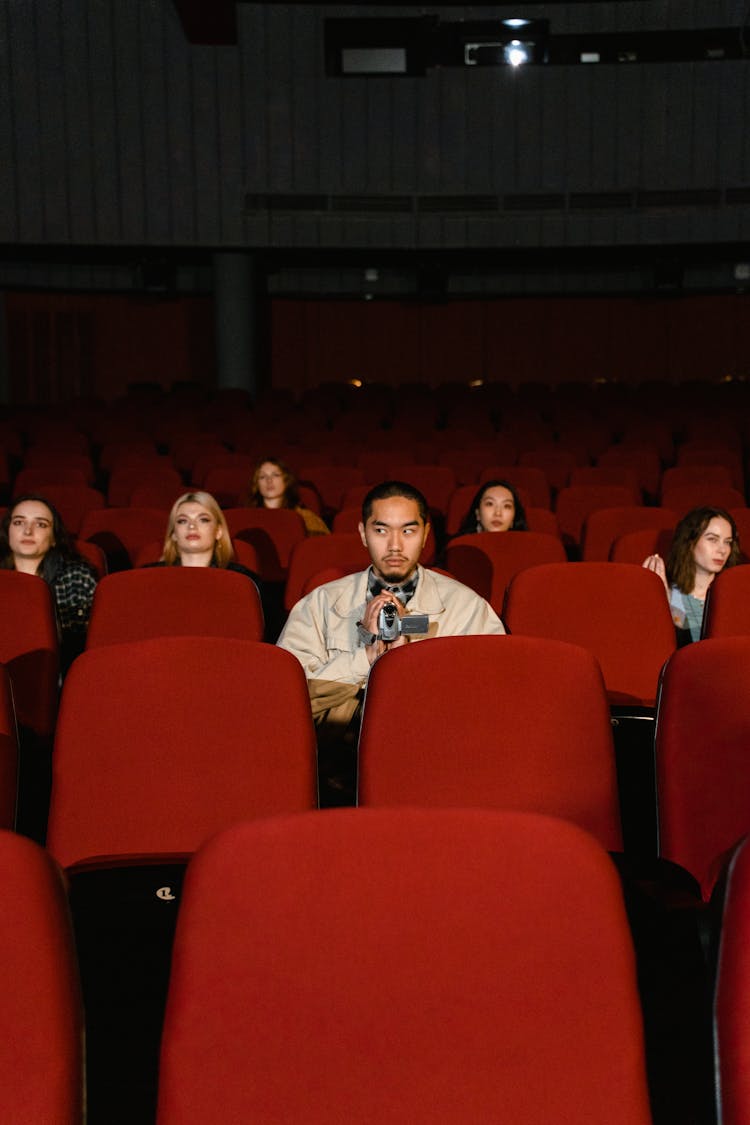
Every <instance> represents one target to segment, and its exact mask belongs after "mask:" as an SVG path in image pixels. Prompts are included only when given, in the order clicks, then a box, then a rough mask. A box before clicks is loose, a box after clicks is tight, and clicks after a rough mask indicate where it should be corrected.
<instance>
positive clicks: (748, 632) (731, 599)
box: [702, 565, 750, 637]
mask: <svg viewBox="0 0 750 1125" xmlns="http://www.w3.org/2000/svg"><path fill="white" fill-rule="evenodd" d="M702 635H703V636H704V637H740V636H744V637H747V636H750V567H748V566H747V565H745V566H733V567H730V569H729V570H722V572H721V573H720V574H717V575H716V577H715V578H714V580H713V582H712V583H711V585H710V586H709V588H708V594H707V596H706V608H705V610H704V615H703V630H702Z"/></svg>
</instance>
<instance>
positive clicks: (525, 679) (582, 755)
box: [359, 636, 622, 850]
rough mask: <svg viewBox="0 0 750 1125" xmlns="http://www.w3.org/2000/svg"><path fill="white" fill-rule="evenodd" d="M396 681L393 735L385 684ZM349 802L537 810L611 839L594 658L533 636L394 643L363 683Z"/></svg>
mask: <svg viewBox="0 0 750 1125" xmlns="http://www.w3.org/2000/svg"><path fill="white" fill-rule="evenodd" d="M407 683H408V685H409V706H408V707H406V708H404V709H403V712H402V713H401V714H399V716H398V720H397V722H398V731H399V735H398V738H393V737H391V736H390V734H389V732H390V731H392V730H393V722H394V714H393V700H394V698H395V697H396V695H395V694H394V693H396V694H398V692H400V691H401V690H402V686H400V685H403V684H407ZM499 684H502V694H503V703H502V719H501V720H499V717H498V711H497V709H496V707H495V706H494V703H493V701H494V700H495V696H496V692H497V688H498V685H499ZM407 746H408V748H409V749H408V753H405V751H404V748H405V747H407ZM359 803H360V804H361V805H454V806H469V805H476V806H481V807H484V808H490V807H492V808H505V809H518V810H525V811H530V812H543V813H548V814H550V815H554V816H561V817H565V818H566V819H569V820H572V821H574V822H575V823H576V824H578V825H580V826H581V827H583V828H586V829H587V831H589V832H591V833H592V835H594V836H596V838H597V839H598V840H599V841H600V843H602V844H603V845H604V846H605V847H607V848H609V849H611V850H618V849H619V848H620V847H621V846H622V838H621V833H620V818H619V808H618V801H617V782H616V777H615V760H614V748H613V744H612V729H611V725H610V720H609V710H608V707H607V699H606V695H605V692H604V685H603V683H602V677H601V672H600V670H599V667H598V665H597V663H596V660H595V659H594V658H593V657H592V656H591V654H590V653H588V652H586V651H585V649H583V648H580V647H578V646H577V645H566V644H562V643H561V642H559V641H547V640H542V639H540V638H538V637H483V636H473V637H437V638H435V639H433V640H432V641H429V642H426V643H424V644H418V645H407V646H405V647H403V648H400V649H395V650H394V651H393V652H392V653H389V655H388V659H387V660H381V661H378V662H377V663H376V664H375V665H374V667H373V668H372V671H371V672H370V677H369V680H368V684H367V692H366V696H365V704H364V712H363V717H362V727H361V733H360V740H359Z"/></svg>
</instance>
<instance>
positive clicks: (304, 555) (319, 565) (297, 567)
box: [284, 531, 370, 612]
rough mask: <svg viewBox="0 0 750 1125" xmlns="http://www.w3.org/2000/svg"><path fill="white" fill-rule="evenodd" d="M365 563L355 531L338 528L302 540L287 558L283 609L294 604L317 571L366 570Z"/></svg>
mask: <svg viewBox="0 0 750 1125" xmlns="http://www.w3.org/2000/svg"><path fill="white" fill-rule="evenodd" d="M369 565H370V556H369V554H368V552H367V548H366V547H365V546H364V544H363V543H362V539H361V537H360V535H359V533H358V532H346V531H339V532H334V533H333V534H331V535H316V536H313V537H312V538H310V539H303V540H302V541H301V542H300V543H298V544H297V545H296V546H295V547H294V549H293V551H292V554H291V558H290V560H289V574H288V576H287V580H286V588H285V591H284V608H285V609H286V610H287V612H288V611H289V610H290V609H292V607H293V606H295V605H296V604H297V602H298V601H299V599H300V598H301V597H302V594H303V590H304V589H305V586H306V585H307V584H308V583H309V580H310V579H311V578H312V577H313V576H314V575H316V574H317V573H318V572H319V571H323V570H328V569H329V568H330V567H336V568H337V569H341V570H343V571H344V573H345V574H354V573H356V572H357V571H359V570H367V568H368V566H369Z"/></svg>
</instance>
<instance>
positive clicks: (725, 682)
mask: <svg viewBox="0 0 750 1125" xmlns="http://www.w3.org/2000/svg"><path fill="white" fill-rule="evenodd" d="M749 676H750V637H722V638H717V639H715V640H707V641H700V642H699V643H698V644H692V645H687V646H686V647H685V648H682V649H680V650H679V651H678V652H676V653H675V654H674V655H673V656H672V658H671V659H670V661H669V663H668V664H667V666H666V668H665V669H664V674H663V677H662V683H661V692H660V696H659V709H658V715H657V724H656V773H657V792H658V806H659V851H660V854H661V855H662V856H663V857H664V858H665V859H668V860H671V861H672V862H673V863H678V864H680V866H682V867H684V868H685V870H686V871H689V872H690V874H691V875H692V876H693V877H694V878H695V880H696V881H697V883H698V884H699V886H700V888H701V892H702V894H703V897H704V898H705V899H708V898H709V897H710V895H711V891H712V889H713V886H714V883H715V881H716V878H717V876H718V875H719V873H720V871H721V867H722V864H723V861H724V859H725V857H726V853H727V852H728V850H729V849H731V848H732V847H734V845H735V844H736V843H737V841H738V840H739V839H740V837H741V836H744V835H745V834H746V833H747V832H750V756H748V741H749V739H750V697H749V696H748V692H747V682H748V677H749Z"/></svg>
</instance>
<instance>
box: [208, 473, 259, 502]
mask: <svg viewBox="0 0 750 1125" xmlns="http://www.w3.org/2000/svg"><path fill="white" fill-rule="evenodd" d="M202 477H203V482H204V483H203V484H202V485H201V487H202V488H205V490H206V492H210V493H211V495H212V496H215V497H216V499H217V501H218V502H219V504H220V505H221V506H222V507H225V508H237V507H241V506H242V505H243V504H245V503H247V498H248V493H249V491H250V481H251V479H252V469H251V470H250V471H249V472H248V469H247V467H246V466H242V465H215V466H214V467H213V468H210V469H207V470H206V471H205V472H204V473H203V474H202Z"/></svg>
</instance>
